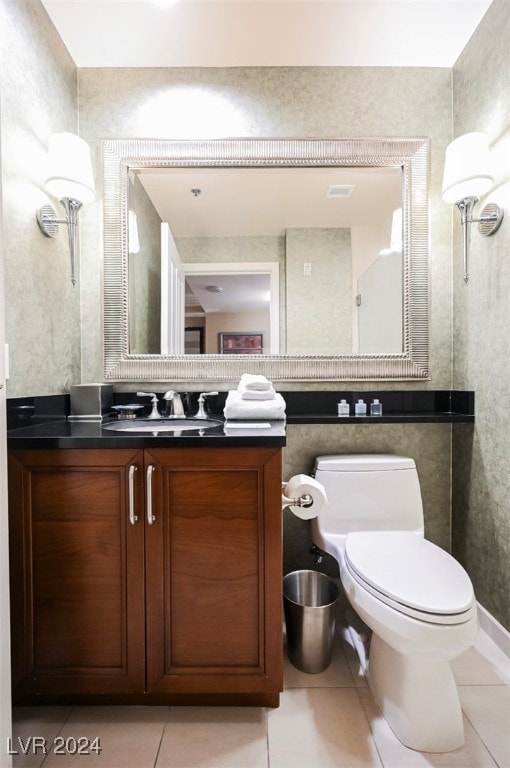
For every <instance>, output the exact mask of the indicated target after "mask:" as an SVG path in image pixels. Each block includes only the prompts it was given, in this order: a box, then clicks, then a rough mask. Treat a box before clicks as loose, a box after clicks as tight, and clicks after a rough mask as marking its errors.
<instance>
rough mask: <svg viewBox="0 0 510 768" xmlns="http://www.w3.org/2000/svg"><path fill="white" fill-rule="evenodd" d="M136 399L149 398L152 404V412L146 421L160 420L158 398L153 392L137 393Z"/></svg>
mask: <svg viewBox="0 0 510 768" xmlns="http://www.w3.org/2000/svg"><path fill="white" fill-rule="evenodd" d="M136 396H137V397H150V399H151V403H152V411H151V412H150V414H149V416H148V417H147V418H148V419H160V418H161V416H160V413H159V411H158V396H157V395H156V394H155V392H137V393H136Z"/></svg>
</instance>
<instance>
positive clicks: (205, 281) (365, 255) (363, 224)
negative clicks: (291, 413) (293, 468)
mask: <svg viewBox="0 0 510 768" xmlns="http://www.w3.org/2000/svg"><path fill="white" fill-rule="evenodd" d="M128 174H129V183H128V185H127V186H128V209H129V214H128V230H129V234H128V250H129V262H128V275H129V279H128V283H129V298H128V321H129V352H130V353H131V354H142V355H143V354H165V355H182V354H219V355H235V354H250V355H257V354H264V355H266V354H274V355H277V354H288V355H328V356H336V355H351V354H355V355H356V354H368V353H382V354H386V353H402V352H403V290H402V282H403V276H402V273H403V269H402V199H403V189H402V187H403V183H402V178H403V173H402V168H401V167H400V166H385V167H358V168H349V167H329V168H328V167H324V168H319V167H314V168H302V167H301V168H291V167H286V168H267V167H265V168H256V167H255V168H157V167H143V168H137V167H134V166H133V167H129V169H128Z"/></svg>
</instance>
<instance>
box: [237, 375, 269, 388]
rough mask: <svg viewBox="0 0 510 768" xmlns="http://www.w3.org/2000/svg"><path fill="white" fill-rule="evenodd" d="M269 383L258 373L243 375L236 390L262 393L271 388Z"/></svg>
mask: <svg viewBox="0 0 510 768" xmlns="http://www.w3.org/2000/svg"><path fill="white" fill-rule="evenodd" d="M272 386H273V385H272V384H271V382H270V381H269V380H268V379H266V377H265V376H262V375H261V374H258V373H243V374H242V376H241V378H240V380H239V385H238V387H237V388H238V389H239V391H242V390H245V389H251V390H255V391H257V392H263V391H264V390H267V389H271V388H272Z"/></svg>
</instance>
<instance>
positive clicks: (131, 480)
mask: <svg viewBox="0 0 510 768" xmlns="http://www.w3.org/2000/svg"><path fill="white" fill-rule="evenodd" d="M137 469H138V467H137V466H135V465H134V464H131V466H130V467H129V476H128V497H129V499H128V504H129V522H130V523H131V525H135V523H136V521H137V520H138V516H137V515H135V472H136V471H137Z"/></svg>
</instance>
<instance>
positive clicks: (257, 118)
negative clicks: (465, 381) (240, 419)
mask: <svg viewBox="0 0 510 768" xmlns="http://www.w3.org/2000/svg"><path fill="white" fill-rule="evenodd" d="M79 93H80V97H79V113H80V133H81V135H82V136H83V137H84V138H85V139H86V140H87V141H89V143H90V144H91V146H92V148H93V152H94V155H95V162H96V169H97V173H98V175H99V174H100V169H101V158H100V141H101V139H105V138H119V137H125V138H134V137H136V138H140V137H147V138H149V137H157V138H206V137H207V138H219V137H225V136H247V137H263V136H278V137H289V136H296V137H308V136H317V137H330V136H395V137H398V136H429V137H430V139H431V146H432V165H431V194H430V211H431V240H430V242H431V248H430V254H431V259H430V262H431V366H430V370H431V381H430V382H419V383H417V382H415V383H412V384H409V385H408V386H409V387H414V388H424V387H432V388H438V387H449V386H450V384H451V269H450V221H451V219H450V211H449V210H448V208H447V207H445V206H444V204H443V203H442V201H441V199H440V185H441V174H442V162H443V155H444V149H445V147H446V144H447V143H448V141H449V140H450V138H451V71H450V70H448V69H413V68H365V67H353V68H351V67H345V68H333V67H332V68H329V67H302V68H292V67H278V68H271V67H270V68H259V67H252V68H231V69H230V68H225V69H215V68H207V69H164V68H159V69H81V70H80V71H79ZM101 204H102V201H101V199H100V198H98V200H97V201H96V203H95V205H94V206H88V207H87V209H86V210H85V211H84V215H83V217H82V220H83V222H84V223H85V224H86V225H87V229H86V232H84V237H83V249H82V252H83V256H84V259H86V263H87V275H88V280H87V285H86V286H84V292H83V294H82V295H83V311H84V314H86V316H87V317H89V318H91V320H90V322H89V323H87V326H86V328H84V329H83V330H84V333H83V371H82V375H83V378H84V380H88V381H91V380H95V379H97V378H100V377H101V376H102V358H101V348H102V341H101V320H100V317H101V314H100V313H101V268H102V261H101V252H102V242H101V227H100V219H101ZM322 386H323V385H322ZM329 386H334V385H329ZM392 386H393V385H392ZM397 386H399V387H400V386H402V385H401V384H399V385H397ZM298 388H302V387H301V386H300V385H298ZM307 388H314V387H313V385H307Z"/></svg>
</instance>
